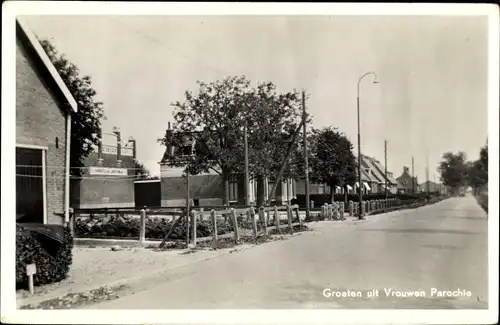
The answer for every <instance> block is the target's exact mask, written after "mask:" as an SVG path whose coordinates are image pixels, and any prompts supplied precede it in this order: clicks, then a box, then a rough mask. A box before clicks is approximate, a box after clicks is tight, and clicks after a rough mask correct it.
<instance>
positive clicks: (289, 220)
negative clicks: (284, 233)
mask: <svg viewBox="0 0 500 325" xmlns="http://www.w3.org/2000/svg"><path fill="white" fill-rule="evenodd" d="M286 215H287V217H288V227H290V233H291V234H293V227H292V207H291V206H290V205H287V206H286Z"/></svg>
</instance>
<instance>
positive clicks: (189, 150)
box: [178, 145, 193, 156]
mask: <svg viewBox="0 0 500 325" xmlns="http://www.w3.org/2000/svg"><path fill="white" fill-rule="evenodd" d="M178 154H179V156H190V155H192V154H193V147H192V146H191V145H188V146H182V147H179V149H178Z"/></svg>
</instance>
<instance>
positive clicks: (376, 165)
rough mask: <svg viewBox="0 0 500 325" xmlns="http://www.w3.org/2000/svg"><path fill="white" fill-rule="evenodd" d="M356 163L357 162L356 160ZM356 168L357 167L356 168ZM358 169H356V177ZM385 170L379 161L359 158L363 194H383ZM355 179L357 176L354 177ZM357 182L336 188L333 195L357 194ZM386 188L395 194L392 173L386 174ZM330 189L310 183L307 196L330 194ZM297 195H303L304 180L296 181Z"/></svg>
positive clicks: (395, 182) (363, 156)
mask: <svg viewBox="0 0 500 325" xmlns="http://www.w3.org/2000/svg"><path fill="white" fill-rule="evenodd" d="M356 162H357V160H356ZM356 167H357V166H356ZM357 174H358V169H357V168H356V175H357ZM384 175H385V168H384V167H383V166H382V164H381V163H380V161H378V160H377V159H375V158H373V157H369V156H366V155H362V156H361V183H362V191H363V194H369V193H384V192H385V189H384V187H385V177H384ZM356 177H357V176H356ZM358 188H359V182H357V181H356V182H355V183H354V184H349V185H347V186H346V187H345V188H344V187H341V186H336V187H335V188H334V189H333V190H334V191H335V194H345V192H346V191H347V193H357V192H358V191H359V190H358ZM387 188H388V191H389V192H390V193H396V192H397V181H396V180H395V179H394V175H393V173H392V172H389V171H388V172H387ZM330 191H331V189H330V187H329V186H328V185H326V184H318V183H314V182H311V183H310V184H309V194H330ZM297 194H305V180H304V179H300V180H298V181H297Z"/></svg>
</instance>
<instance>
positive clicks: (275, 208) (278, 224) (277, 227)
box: [274, 206, 281, 234]
mask: <svg viewBox="0 0 500 325" xmlns="http://www.w3.org/2000/svg"><path fill="white" fill-rule="evenodd" d="M274 223H275V224H276V229H278V233H279V234H281V230H280V215H279V211H278V207H277V206H274Z"/></svg>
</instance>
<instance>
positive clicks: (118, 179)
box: [71, 143, 135, 209]
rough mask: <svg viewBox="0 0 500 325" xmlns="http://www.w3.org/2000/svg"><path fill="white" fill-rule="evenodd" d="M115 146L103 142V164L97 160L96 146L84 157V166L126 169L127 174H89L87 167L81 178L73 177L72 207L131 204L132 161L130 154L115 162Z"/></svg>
mask: <svg viewBox="0 0 500 325" xmlns="http://www.w3.org/2000/svg"><path fill="white" fill-rule="evenodd" d="M116 147H117V146H116V145H112V144H109V143H108V144H104V145H103V154H102V163H99V158H98V152H97V149H94V152H92V153H91V154H90V155H89V156H88V157H87V159H85V162H84V165H85V167H110V168H125V169H127V175H126V176H125V175H123V176H122V175H119V176H105V175H91V174H90V172H89V168H85V169H83V170H82V172H83V173H82V176H81V178H72V180H71V181H72V193H71V206H72V207H73V208H81V209H85V208H113V207H134V206H135V194H134V175H135V169H134V168H135V161H134V158H133V157H132V156H131V155H128V153H126V154H127V155H124V153H123V152H122V154H121V163H120V164H118V156H117V152H116Z"/></svg>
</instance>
